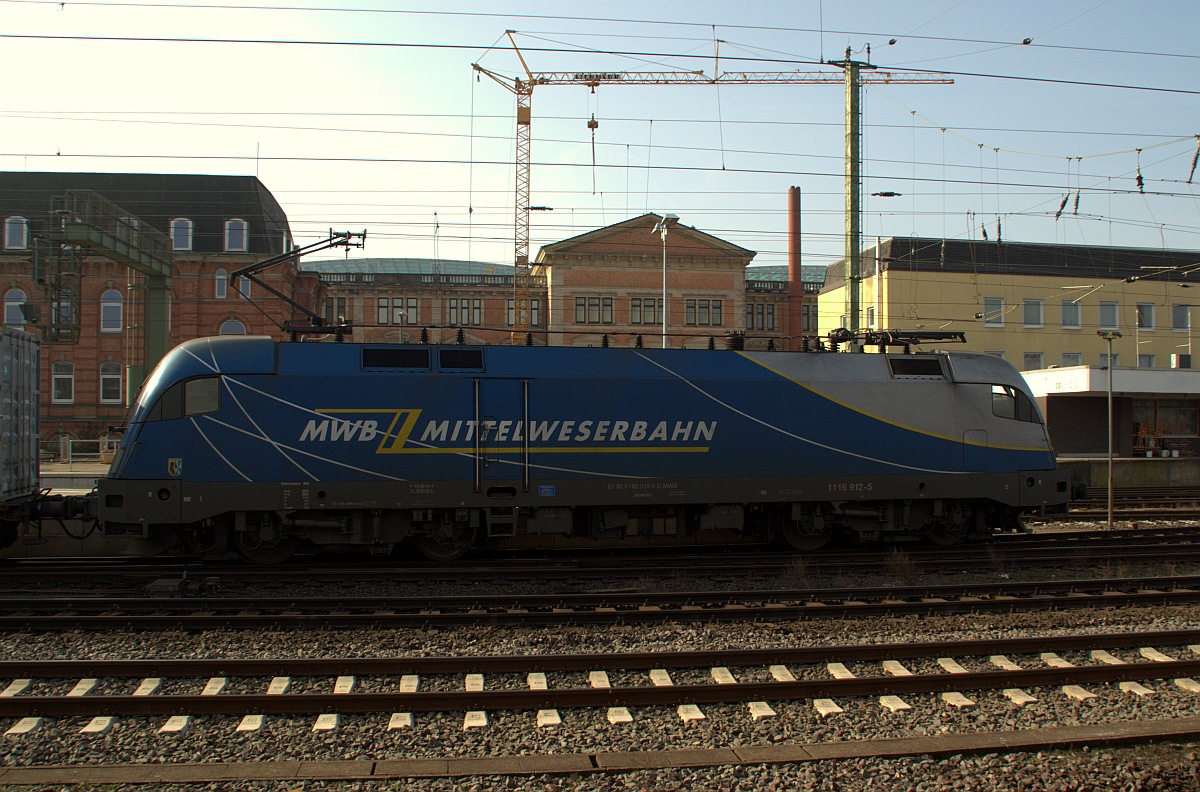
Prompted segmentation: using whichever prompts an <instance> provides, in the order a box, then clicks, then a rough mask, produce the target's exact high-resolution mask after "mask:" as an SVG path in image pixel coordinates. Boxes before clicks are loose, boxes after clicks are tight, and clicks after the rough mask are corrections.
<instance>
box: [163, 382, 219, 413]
mask: <svg viewBox="0 0 1200 792" xmlns="http://www.w3.org/2000/svg"><path fill="white" fill-rule="evenodd" d="M220 386H221V380H220V378H218V377H201V378H199V379H192V380H187V381H186V382H177V383H175V384H174V385H172V386H171V387H170V388H167V390H166V391H165V392H164V393H163V395H162V396H160V397H159V398H158V401H157V402H155V403H154V406H153V407H151V408H150V415H149V417H148V419H147V420H150V421H170V420H174V419H176V418H182V417H184V416H185V415H203V414H205V413H210V412H216V411H217V409H218V408H219V407H220V406H221V390H220Z"/></svg>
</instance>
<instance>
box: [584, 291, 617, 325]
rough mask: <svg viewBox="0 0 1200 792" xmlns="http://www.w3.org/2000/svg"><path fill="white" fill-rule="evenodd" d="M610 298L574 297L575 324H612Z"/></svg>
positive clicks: (611, 299)
mask: <svg viewBox="0 0 1200 792" xmlns="http://www.w3.org/2000/svg"><path fill="white" fill-rule="evenodd" d="M612 303H613V298H612V297H576V298H575V324H612V323H613V305H612Z"/></svg>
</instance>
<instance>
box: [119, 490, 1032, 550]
mask: <svg viewBox="0 0 1200 792" xmlns="http://www.w3.org/2000/svg"><path fill="white" fill-rule="evenodd" d="M149 527H150V530H149V531H147V534H146V538H147V539H148V540H150V543H149V545H148V546H155V547H156V548H157V550H158V551H162V550H165V549H167V547H168V546H170V545H173V549H174V550H175V551H177V552H178V551H182V552H188V553H197V554H210V555H211V554H216V555H231V554H236V555H238V556H241V557H242V558H245V559H246V560H248V561H250V562H252V563H256V564H274V563H279V562H281V561H284V560H286V559H287V558H290V557H291V556H292V555H293V554H294V553H296V552H297V551H298V550H300V549H302V548H304V547H306V546H309V547H311V546H315V547H329V546H341V547H358V548H367V549H369V550H370V551H371V552H373V553H378V554H386V553H389V552H391V551H392V550H393V548H395V547H397V546H403V545H402V543H406V542H407V543H408V544H411V547H412V549H415V551H416V552H417V553H418V554H420V555H421V556H423V557H425V558H427V559H430V560H432V561H441V562H445V561H452V560H455V559H457V558H460V557H462V556H463V555H465V554H466V553H468V552H470V551H471V550H472V549H474V548H476V547H480V546H483V545H485V544H486V545H488V546H498V547H508V548H515V547H543V548H547V547H559V548H566V547H590V546H594V545H595V544H596V543H604V542H613V543H621V542H629V541H631V540H632V541H636V542H640V543H641V544H649V545H662V546H668V545H671V544H717V543H722V542H738V541H741V542H745V541H752V542H779V543H781V544H783V545H784V546H786V547H789V548H791V549H793V550H796V551H798V552H812V551H815V550H817V549H820V548H821V547H823V546H825V545H826V544H828V543H830V542H832V541H834V540H835V539H838V540H841V541H850V542H853V543H855V544H871V543H875V542H893V541H915V540H919V539H924V540H926V541H928V542H930V543H932V544H936V545H943V546H947V545H953V544H957V543H959V542H962V541H965V540H967V539H969V538H972V537H982V536H987V535H990V534H992V533H996V532H1000V531H1011V530H1021V529H1022V525H1021V522H1020V519H1019V513H1018V510H1017V509H1015V508H1013V507H1008V506H1004V505H1002V504H998V503H996V502H994V501H988V500H983V499H979V500H951V499H930V500H903V501H823V502H803V503H790V504H788V503H784V504H776V503H756V504H746V505H742V504H715V505H686V506H684V505H680V506H638V507H624V508H622V507H576V508H570V507H549V508H547V507H543V508H531V509H522V508H519V507H513V506H506V507H489V508H454V509H390V510H387V509H372V510H347V511H342V512H328V511H294V512H275V511H253V512H250V511H240V512H233V513H227V514H224V515H221V516H218V517H216V518H213V519H210V520H205V521H203V522H202V523H199V524H195V525H192V526H189V527H185V528H182V529H178V533H177V529H176V528H175V527H171V526H165V525H164V526H149ZM145 549H146V547H145V546H144V547H143V548H142V550H145Z"/></svg>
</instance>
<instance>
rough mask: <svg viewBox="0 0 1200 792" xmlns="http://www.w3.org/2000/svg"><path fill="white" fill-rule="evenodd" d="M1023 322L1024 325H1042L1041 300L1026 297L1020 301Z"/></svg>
mask: <svg viewBox="0 0 1200 792" xmlns="http://www.w3.org/2000/svg"><path fill="white" fill-rule="evenodd" d="M1021 309H1022V317H1023V324H1024V325H1025V326H1026V327H1041V326H1042V301H1041V300H1034V299H1030V298H1026V299H1025V300H1023V301H1022V302H1021Z"/></svg>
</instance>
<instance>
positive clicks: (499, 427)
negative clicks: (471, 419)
mask: <svg viewBox="0 0 1200 792" xmlns="http://www.w3.org/2000/svg"><path fill="white" fill-rule="evenodd" d="M475 427H476V429H475V449H474V454H473V457H474V468H475V474H474V479H475V491H476V492H481V491H483V490H484V489H494V488H495V483H496V482H513V483H516V482H520V484H519V486H520V488H521V491H522V492H527V491H528V490H529V432H528V428H529V381H528V380H519V379H476V380H475ZM489 484H490V485H491V486H490V487H489ZM510 488H511V484H510ZM504 489H505V490H506V491H507V490H508V489H509V488H504ZM511 494H512V495H515V494H516V491H515V488H514V489H513V490H512V493H511Z"/></svg>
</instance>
